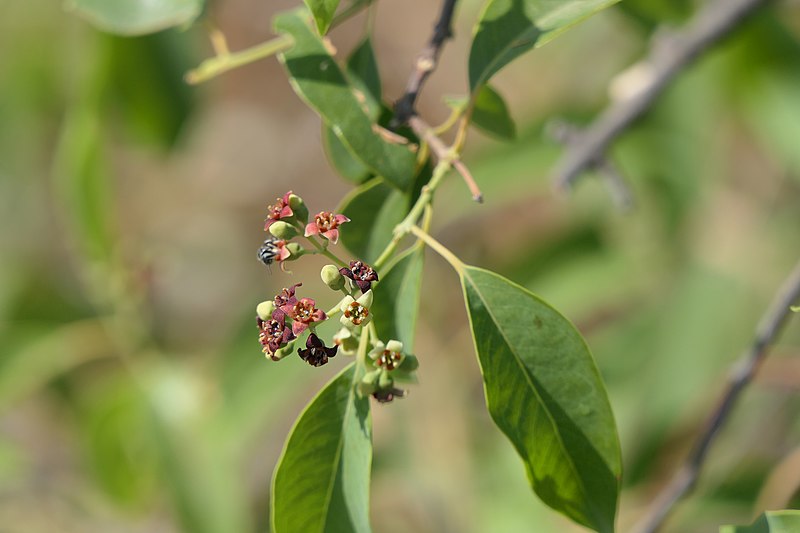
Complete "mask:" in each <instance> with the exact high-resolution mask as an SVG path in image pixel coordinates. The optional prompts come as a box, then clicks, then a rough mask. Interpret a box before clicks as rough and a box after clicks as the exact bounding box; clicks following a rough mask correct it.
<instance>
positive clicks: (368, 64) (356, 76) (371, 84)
mask: <svg viewBox="0 0 800 533" xmlns="http://www.w3.org/2000/svg"><path fill="white" fill-rule="evenodd" d="M347 76H348V78H349V80H350V83H352V84H353V86H354V87H355V88H356V90H357V91H358V93H356V96H357V97H358V96H362V97H363V98H364V105H365V106H366V108H367V109H368V110H369V117H370V118H371V119H372V120H377V119H378V117H379V116H380V114H381V77H380V73H379V72H378V62H377V61H376V60H375V51H374V50H373V49H372V41H371V40H370V38H369V37H367V38H366V39H364V40H363V41H361V43H359V45H358V46H356V48H355V49H354V50H353V52H352V53H351V54H350V57H348V58H347Z"/></svg>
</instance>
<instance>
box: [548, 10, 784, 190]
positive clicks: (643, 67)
mask: <svg viewBox="0 0 800 533" xmlns="http://www.w3.org/2000/svg"><path fill="white" fill-rule="evenodd" d="M768 2H769V0H711V1H709V2H708V3H707V4H706V5H705V6H704V7H703V8H702V9H701V10H700V11H699V12H698V13H697V14H696V15H695V16H694V18H692V20H691V21H690V22H689V23H688V24H687V26H686V27H685V29H684V30H683V31H680V32H677V33H674V34H671V35H669V36H668V37H664V36H663V35H662V38H661V39H654V41H653V45H652V46H651V50H650V53H649V55H648V57H647V58H646V59H644V60H643V61H642V62H641V63H640V64H638V65H636V66H635V67H634V69H631V70H630V71H629V72H633V71H635V72H636V74H637V77H638V79H637V83H636V87H635V88H634V89H632V90H630V92H629V93H628V94H626V95H625V96H624V97H621V98H619V99H618V100H617V101H615V102H613V103H612V104H610V105H609V107H607V108H606V109H605V110H604V111H603V112H602V113H601V115H600V116H599V117H598V118H597V120H595V121H594V123H592V124H591V125H590V126H589V127H588V128H587V129H586V130H585V131H583V132H582V133H581V134H580V137H579V140H578V142H575V143H573V144H572V145H571V146H569V147H568V148H567V150H566V153H565V154H564V156H563V157H562V158H561V162H560V163H559V165H558V166H557V170H556V174H555V177H554V181H555V186H556V188H558V189H562V190H564V189H568V188H569V187H570V186H572V185H573V184H574V183H575V181H577V179H578V177H579V176H580V175H581V174H582V173H583V172H584V171H585V170H587V169H589V168H592V167H593V166H594V165H596V163H597V161H599V160H601V158H602V157H603V156H604V154H605V152H606V151H607V150H608V147H609V146H610V145H611V143H612V142H613V141H614V139H615V138H616V137H617V136H618V135H620V134H621V133H622V132H623V131H624V130H625V128H627V127H628V126H630V125H631V124H632V123H633V122H634V121H635V120H636V119H637V118H639V117H640V116H641V115H642V114H644V112H645V111H647V109H649V108H650V106H651V105H652V103H653V102H654V101H655V100H656V98H658V96H659V95H660V94H661V93H662V92H663V90H664V89H665V88H666V87H667V86H668V85H669V84H670V82H672V80H673V79H675V77H676V76H677V75H678V74H679V73H680V72H681V71H682V70H683V69H684V68H685V67H686V66H688V65H689V64H690V63H691V62H692V61H693V60H694V59H695V58H697V56H699V55H700V54H701V53H702V52H703V51H705V50H706V49H708V48H709V47H710V46H711V45H713V44H714V43H716V42H717V41H719V40H720V39H722V38H723V37H725V36H726V35H727V34H728V33H730V32H731V31H733V30H734V29H735V28H736V27H738V26H739V24H740V23H741V22H742V21H743V20H744V19H745V18H746V17H747V16H748V15H749V14H751V13H752V12H753V11H755V10H756V9H757V8H759V7H761V6H763V5H765V4H767V3H768Z"/></svg>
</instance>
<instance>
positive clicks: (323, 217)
mask: <svg viewBox="0 0 800 533" xmlns="http://www.w3.org/2000/svg"><path fill="white" fill-rule="evenodd" d="M345 222H350V219H349V218H347V217H346V216H344V215H335V214H333V213H331V212H329V211H320V212H319V213H317V216H315V217H314V222H310V223H308V224H307V225H306V233H305V236H306V237H310V236H311V235H322V236H323V237H325V238H326V239H328V240H329V241H331V242H332V243H333V244H336V243H337V242H338V241H339V229H338V228H339V226H340V225H341V224H344V223H345Z"/></svg>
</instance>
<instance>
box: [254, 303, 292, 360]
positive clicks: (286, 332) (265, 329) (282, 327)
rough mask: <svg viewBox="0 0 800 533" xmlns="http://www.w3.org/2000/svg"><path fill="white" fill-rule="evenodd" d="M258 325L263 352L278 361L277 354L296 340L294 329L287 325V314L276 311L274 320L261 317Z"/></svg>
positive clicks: (257, 320)
mask: <svg viewBox="0 0 800 533" xmlns="http://www.w3.org/2000/svg"><path fill="white" fill-rule="evenodd" d="M256 324H257V325H258V330H259V333H258V341H259V342H260V343H261V346H262V348H261V351H262V352H264V353H265V354H269V355H270V357H272V359H274V360H276V361H277V360H278V358H276V357H275V352H277V351H278V350H279V349H280V348H281V347H282V346H285V345H286V344H287V343H288V342H289V341H291V340H292V339H294V338H295V334H294V333H293V332H292V328H290V327H289V326H288V325H287V324H286V314H285V313H284V312H283V311H281V310H280V309H276V310H275V311H273V313H272V318H270V319H269V320H262V319H261V317H258V318H256Z"/></svg>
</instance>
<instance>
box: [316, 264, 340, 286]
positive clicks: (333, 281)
mask: <svg viewBox="0 0 800 533" xmlns="http://www.w3.org/2000/svg"><path fill="white" fill-rule="evenodd" d="M319 276H320V277H321V278H322V282H323V283H324V284H325V285H327V286H328V287H330V288H331V289H332V290H334V291H338V290H340V289H341V288H342V287H344V276H342V275H341V274H340V273H339V269H338V268H336V265H325V266H324V267H322V270H321V271H320V272H319Z"/></svg>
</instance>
